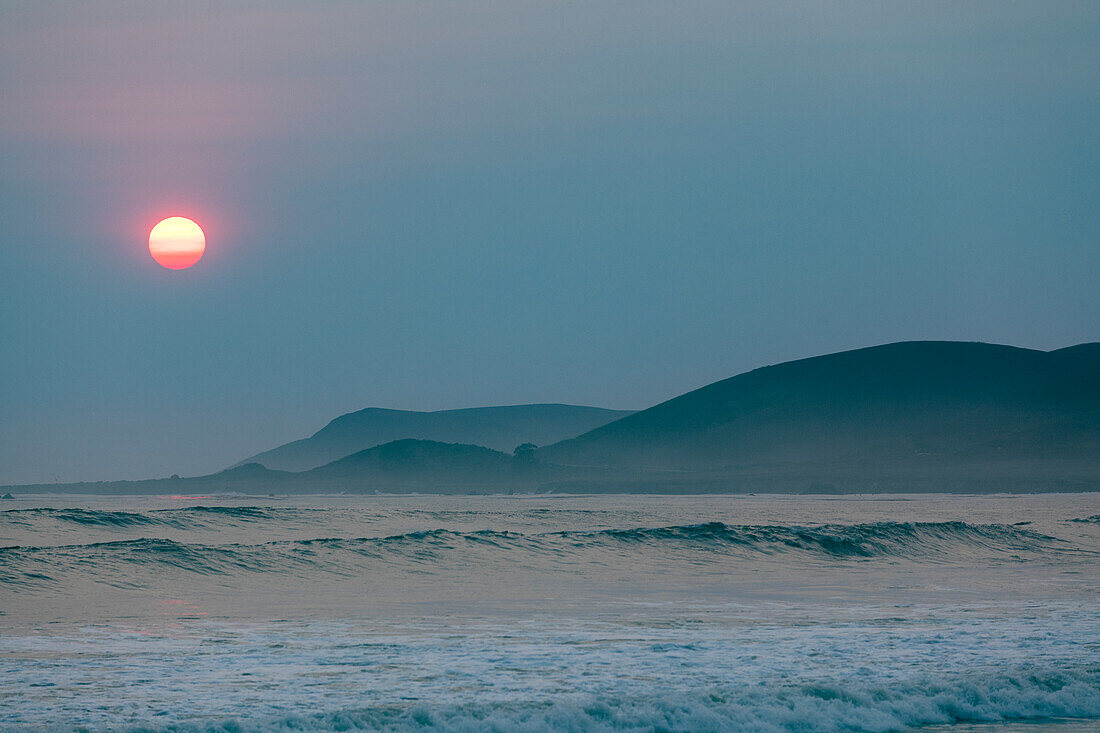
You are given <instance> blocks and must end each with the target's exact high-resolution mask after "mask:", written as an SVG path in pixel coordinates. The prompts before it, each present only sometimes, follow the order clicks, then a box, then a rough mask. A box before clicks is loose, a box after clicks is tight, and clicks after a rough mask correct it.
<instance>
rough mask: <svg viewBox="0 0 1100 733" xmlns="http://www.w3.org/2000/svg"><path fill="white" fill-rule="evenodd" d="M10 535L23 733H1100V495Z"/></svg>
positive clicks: (628, 501) (841, 500) (430, 503)
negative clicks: (923, 732) (918, 731)
mask: <svg viewBox="0 0 1100 733" xmlns="http://www.w3.org/2000/svg"><path fill="white" fill-rule="evenodd" d="M0 509H2V511H0V730H4V731H32V730H33V731H41V730H45V731H50V730H65V731H69V730H87V731H180V732H183V731H227V732H228V731H234V732H241V733H243V732H246V731H270V730H273V731H282V730H288V731H289V730H293V731H337V730H338V731H352V730H382V731H419V730H448V731H485V730H488V731H760V732H766V731H767V732H770V731H776V732H778V731H876V732H885V731H904V730H910V729H916V728H921V729H924V730H929V731H953V732H956V733H962V732H964V731H966V732H968V733H977V732H978V731H988V732H990V733H993V732H997V733H1007V732H1008V731H1046V730H1052V731H1060V732H1062V733H1077V732H1078V731H1086V730H1087V731H1096V730H1100V494H1047V495H1035V494H1033V495H983V496H971V495H866V496H776V495H769V496H763V495H761V496H752V495H724V496H717V495H716V496H653V495H647V496H629V495H607V496H583V497H581V496H558V495H533V496H477V497H474V496H467V497H462V496H427V495H407V496H382V495H378V496H323V497H322V496H273V497H265V498H258V497H227V496H213V497H205V496H203V497H189V496H172V497H91V496H71V495H70V496H61V495H52V496H46V495H40V496H22V497H19V498H17V499H15V500H8V501H4V502H3V503H2V504H0Z"/></svg>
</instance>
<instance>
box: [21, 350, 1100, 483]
mask: <svg viewBox="0 0 1100 733" xmlns="http://www.w3.org/2000/svg"><path fill="white" fill-rule="evenodd" d="M611 412H612V411H608V410H597V409H596V408H571V407H569V406H565V405H526V406H519V407H513V408H481V409H474V410H454V411H447V412H445V413H403V412H401V411H396V410H382V411H379V410H364V411H360V412H358V413H351V414H350V415H345V416H343V417H342V418H338V419H337V420H334V421H333V422H332V423H330V425H329V426H328V427H326V428H325V430H322V431H320V432H319V433H318V434H317V435H315V436H314V438H311V439H309V440H310V441H312V440H314V439H317V443H314V444H308V443H309V441H298V443H297V444H288V446H283V448H284V449H287V453H286V455H288V456H289V455H291V451H300V453H298V454H294V455H296V456H298V459H299V460H306V459H305V458H304V456H307V455H312V456H314V458H311V459H309V460H315V458H316V456H319V455H321V454H322V453H323V452H324V451H338V450H341V449H340V448H338V446H339V445H341V442H340V441H341V440H349V441H350V440H361V439H363V436H364V435H371V436H374V437H371V438H370V439H371V440H373V439H375V438H376V437H377V436H379V435H382V434H383V433H382V432H381V430H380V429H379V428H378V426H379V425H385V426H387V429H389V430H392V431H395V432H399V433H400V432H403V431H407V430H411V429H412V428H410V427H407V426H410V425H412V426H418V427H420V428H423V429H425V430H426V429H427V428H428V427H431V428H432V429H435V430H438V431H440V432H446V431H447V430H459V429H465V430H466V433H465V435H466V436H469V435H471V434H473V433H475V432H476V431H477V430H482V431H483V432H482V434H489V433H492V434H494V435H497V436H498V437H499V436H503V435H505V434H506V433H507V434H508V435H509V436H510V437H508V438H507V439H506V440H507V443H506V444H516V443H523V444H522V445H516V446H514V447H515V451H514V454H513V452H512V451H511V450H509V451H508V452H504V451H499V450H495V449H494V448H493V447H491V446H483V445H475V444H471V443H472V440H471V439H470V438H469V437H466V439H465V440H458V441H442V440H432V439H423V438H407V437H403V438H398V439H395V440H391V441H385V442H383V443H381V444H378V445H373V446H370V447H367V448H359V449H356V450H354V451H351V452H349V453H347V454H343V455H341V456H339V457H337V458H336V459H334V460H329V461H327V462H325V463H324V465H321V466H318V467H311V468H310V469H308V470H304V471H299V472H291V471H281V470H273V469H272V468H270V467H267V466H264V465H262V464H261V463H260V462H256V461H252V462H247V463H244V464H241V465H238V466H236V467H234V468H231V469H227V470H225V471H222V472H219V473H216V474H212V475H209V476H200V477H195V478H190V479H181V478H178V477H173V478H171V479H160V480H148V481H130V482H101V483H95V484H88V483H84V484H67V485H56V484H46V485H38V486H31V487H10V488H13V489H15V490H16V491H27V490H30V491H79V492H90V493H165V494H169V493H184V492H187V493H197V492H204V493H205V492H216V491H230V492H232V491H236V492H242V493H268V492H279V493H293V492H366V491H383V492H388V491H397V492H407V491H421V492H446V493H484V492H494V493H498V492H503V491H513V490H514V491H561V492H646V493H648V492H653V493H676V492H685V493H686V492H747V491H777V492H798V493H803V492H894V491H978V492H989V491H1094V490H1098V489H1100V344H1096V343H1090V344H1081V345H1079V346H1074V347H1070V348H1066V349H1059V350H1057V351H1050V352H1043V351H1035V350H1030V349H1020V348H1014V347H1010V346H997V345H991V344H983V343H960V342H937V341H916V342H903V343H895V344H887V345H884V346H876V347H871V348H866V349H858V350H855V351H846V352H841V353H837V354H829V355H827V356H819V357H813V358H809V359H801V360H798V361H791V362H786V363H783V364H777V365H774V366H768V367H762V368H760V369H755V370H753V371H750V372H746V373H744V374H739V375H737V376H735V377H731V378H729V379H725V380H722V381H720V382H715V383H714V384H710V385H707V386H705V387H702V388H700V389H697V390H694V391H692V392H688V393H687V394H684V395H681V396H679V397H676V398H674V399H671V400H668V401H667V402H662V403H661V404H659V405H656V406H654V407H651V408H649V409H647V410H642V411H641V412H637V413H630V414H627V415H626V416H625V417H622V418H620V419H618V420H614V421H613V422H608V423H606V424H601V425H600V426H599V427H595V429H590V430H587V431H579V432H581V434H579V435H577V436H576V437H572V438H569V439H566V440H562V441H559V442H557V443H554V444H552V445H548V446H546V447H543V448H538V447H536V446H535V445H533V443H534V442H535V441H534V440H531V441H524V440H521V439H519V438H517V437H516V436H518V435H520V434H531V433H533V432H535V431H536V429H541V430H545V431H550V430H552V429H553V430H557V429H564V428H565V426H566V424H568V423H570V422H571V421H575V420H577V419H579V416H580V417H584V418H585V419H587V420H589V421H590V422H591V421H596V422H600V421H602V420H603V419H604V418H606V417H607V416H608V414H609V413H611ZM454 413H462V414H460V415H455V414H454ZM487 416H492V417H493V418H494V419H493V420H490V419H489V418H488V417H487ZM548 416H549V417H548ZM554 416H556V417H554ZM494 420H495V421H494ZM418 421H419V422H418ZM509 430H511V431H512V432H511V433H508V431H509ZM371 431H373V432H371ZM322 434H324V435H322ZM544 434H545V433H544ZM500 440H505V438H500ZM299 444H308V445H299ZM500 444H501V443H500V442H498V443H497V445H500ZM278 450H281V449H276V451H278ZM276 451H269V452H268V453H269V454H275V453H276ZM261 455H268V454H261ZM287 460H288V461H290V460H291V459H290V458H287ZM4 488H5V489H6V488H8V487H4Z"/></svg>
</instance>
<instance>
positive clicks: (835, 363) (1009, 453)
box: [538, 341, 1100, 486]
mask: <svg viewBox="0 0 1100 733" xmlns="http://www.w3.org/2000/svg"><path fill="white" fill-rule="evenodd" d="M538 457H539V459H540V460H542V461H546V462H551V463H556V464H562V465H571V466H601V467H605V468H611V469H621V470H630V471H635V472H637V471H641V472H646V471H649V472H652V471H666V472H668V471H671V472H691V473H695V474H705V473H708V472H709V474H710V475H711V479H714V478H715V476H716V475H722V474H724V475H726V476H729V477H732V478H736V477H741V478H745V479H748V478H750V477H755V478H756V479H760V478H762V477H766V476H768V475H771V476H775V477H778V476H780V475H782V474H784V473H785V474H787V475H789V476H792V477H795V476H797V477H799V480H801V479H802V478H808V477H811V476H814V475H815V474H816V475H820V476H821V477H823V480H824V478H827V477H831V478H834V479H836V478H839V479H842V480H843V482H845V483H850V480H851V479H853V478H855V477H856V476H858V475H859V473H860V472H863V473H864V474H865V475H866V476H868V477H870V476H874V475H881V474H882V473H883V472H884V471H885V472H886V473H892V474H895V475H896V478H897V479H898V480H903V479H904V473H905V472H906V471H908V472H910V476H912V477H913V478H914V479H919V478H921V477H923V476H930V477H937V476H939V477H942V476H948V475H950V474H951V473H952V471H954V472H955V475H957V476H965V477H968V478H969V477H971V476H972V475H978V474H980V473H981V472H982V471H987V472H990V471H991V472H992V473H988V475H989V476H990V477H992V478H996V477H1004V478H1013V477H1014V475H1016V474H1014V471H1015V469H1013V468H1012V466H1016V467H1017V468H1018V469H1019V471H1022V472H1023V474H1033V475H1034V476H1035V477H1036V478H1037V479H1041V478H1042V477H1044V476H1047V477H1055V476H1062V477H1064V476H1070V475H1072V476H1082V475H1092V476H1096V475H1097V468H1098V466H1100V344H1082V345H1080V346H1075V347H1071V348H1067V349H1060V350H1057V351H1051V352H1042V351H1034V350H1030V349H1019V348H1014V347H1010V346H997V345H991V344H983V343H960V342H935V341H925V342H903V343H895V344H888V345H885V346H877V347H871V348H866V349H859V350H855V351H846V352H841V353H837V354H830V355H827V356H819V357H814V358H809V359H801V360H798V361H791V362H786V363H783V364H778V365H775V366H768V367H763V368H760V369H755V370H753V371H751V372H746V373H744V374H740V375H737V376H735V377H731V378H729V379H725V380H722V381H720V382H716V383H714V384H710V385H708V386H705V387H702V388H700V389H697V390H695V391H692V392H688V393H687V394H684V395H681V396H679V397H676V398H673V399H671V400H668V401H667V402H663V403H661V404H659V405H656V406H654V407H651V408H649V409H647V410H642V411H641V412H637V413H634V414H633V415H630V416H628V417H625V418H623V419H621V420H617V421H615V422H613V423H610V424H608V425H605V426H602V427H600V428H597V429H595V430H592V431H590V432H588V433H586V434H584V435H581V436H578V437H577V438H573V439H570V440H565V441H562V442H560V443H557V444H554V445H551V446H547V447H545V448H542V449H540V450H539V451H538ZM1006 471H1007V474H1006ZM696 478H699V479H700V480H702V476H701V475H700V476H696ZM757 483H759V484H761V486H763V485H766V484H767V481H759V480H758V481H757Z"/></svg>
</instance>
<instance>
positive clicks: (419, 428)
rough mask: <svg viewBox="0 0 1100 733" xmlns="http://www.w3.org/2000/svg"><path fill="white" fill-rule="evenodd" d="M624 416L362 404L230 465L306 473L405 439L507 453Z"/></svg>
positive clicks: (552, 408) (577, 409)
mask: <svg viewBox="0 0 1100 733" xmlns="http://www.w3.org/2000/svg"><path fill="white" fill-rule="evenodd" d="M629 414H631V412H630V411H629V410H605V409H602V408H599V407H584V406H578V405H511V406H506V407H474V408H469V409H463V410H440V411H437V412H413V411H409V410H386V409H382V408H379V407H368V408H367V409H365V410H359V411H358V412H349V413H348V414H346V415H341V416H340V417H338V418H336V419H334V420H332V421H331V422H330V423H329V424H328V425H326V426H325V427H323V428H321V429H320V430H318V431H317V432H316V433H314V434H313V435H312V436H310V437H309V438H304V439H302V440H296V441H294V442H291V443H287V444H285V445H281V446H279V447H278V448H273V449H271V450H269V451H264V452H263V453H259V454H257V455H255V456H252V457H251V458H246V459H245V460H243V461H241V462H240V463H238V464H236V465H237V466H240V465H244V464H246V463H259V464H261V465H264V466H267V467H268V468H272V469H277V470H282V471H307V470H309V469H312V468H316V467H318V466H322V465H324V464H326V463H330V462H332V461H335V460H337V459H340V458H343V457H344V456H347V455H350V454H351V453H355V452H357V451H361V450H365V449H367V448H373V447H374V446H376V445H381V444H383V443H389V442H392V441H395V440H402V439H406V438H412V439H417V440H430V441H436V442H441V443H465V444H473V445H481V446H485V447H488V448H492V449H494V450H499V451H504V452H509V453H510V452H511V451H512V449H514V448H515V447H516V446H517V445H520V444H521V443H534V444H535V445H546V444H549V443H555V442H557V441H560V440H563V439H565V438H571V437H573V436H576V435H580V434H581V433H584V432H587V431H589V430H592V429H593V428H596V427H599V426H600V425H604V424H606V423H609V422H611V421H612V420H617V419H618V418H621V417H624V416H626V415H629Z"/></svg>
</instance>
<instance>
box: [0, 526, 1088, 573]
mask: <svg viewBox="0 0 1100 733" xmlns="http://www.w3.org/2000/svg"><path fill="white" fill-rule="evenodd" d="M196 509H198V510H199V511H209V510H208V509H204V508H190V509H187V510H172V511H173V512H179V511H188V512H194V511H195V510H196ZM227 509H228V508H227ZM253 509H254V508H251V507H237V508H235V512H238V513H235V514H234V515H233V516H235V517H245V518H249V517H255V516H258V515H257V514H249V513H247V512H251V511H253ZM58 511H60V510H58ZM266 511H270V510H266ZM96 514H97V517H96V519H97V521H115V522H118V521H134V523H135V524H136V523H137V522H136V520H132V519H131V517H140V516H145V515H128V514H126V513H124V512H118V513H116V512H98V513H96ZM115 514H121V515H123V516H122V518H121V519H120V518H118V517H115V516H113V515H115ZM69 520H71V521H88V518H87V517H81V519H78V520H72V519H71V516H70V517H69ZM172 521H175V520H172ZM1061 551H1070V552H1074V553H1081V552H1084V551H1083V550H1079V549H1076V548H1074V547H1073V546H1072V545H1070V544H1069V543H1066V542H1064V541H1063V540H1059V539H1057V538H1054V537H1050V536H1047V535H1043V534H1040V533H1038V532H1034V531H1032V530H1028V529H1022V528H1019V527H1013V526H1009V525H1001V524H968V523H965V522H878V523H868V524H855V525H823V526H818V527H809V526H784V525H758V526H752V525H728V524H723V523H721V522H710V523H706V524H692V525H677V526H669V527H642V528H635V529H606V530H593V531H562V532H547V533H542V534H522V533H518V532H498V531H492V530H482V531H478V532H456V531H451V530H444V529H437V530H427V531H422V532H410V533H406V534H399V535H392V536H388V537H360V538H323V537H322V538H314V539H303V540H283V541H274V542H264V543H260V544H235V543H233V544H218V545H209V544H198V543H186V542H177V541H174V540H170V539H151V538H142V539H132V540H120V541H114V542H94V543H87V544H76V545H62V546H11V547H3V548H0V583H10V584H15V585H21V584H28V583H30V584H37V583H39V582H41V581H43V580H44V579H49V578H52V577H53V575H54V574H56V573H57V572H59V571H60V572H66V571H70V570H77V569H79V570H82V571H89V570H93V569H94V570H97V571H98V570H103V569H109V568H111V567H119V566H122V565H142V566H146V567H148V566H157V565H159V566H161V567H165V568H174V569H177V570H183V571H186V572H190V573H197V574H200V575H214V574H232V573H237V572H250V573H260V572H295V571H309V572H317V571H320V572H330V573H337V574H353V573H355V572H358V571H360V570H361V569H362V564H363V562H366V561H369V560H371V559H375V560H385V561H386V562H387V563H390V564H391V565H392V564H393V563H394V562H400V561H405V562H406V563H415V564H417V565H418V566H423V565H425V564H428V565H430V564H431V563H433V562H439V563H445V562H446V561H448V560H451V561H462V560H470V559H477V560H479V561H484V562H489V563H494V562H495V563H507V562H527V561H532V560H538V559H542V560H544V561H547V562H554V561H557V560H563V561H570V562H578V561H581V562H583V561H584V560H585V559H586V558H591V559H594V560H597V561H598V560H599V559H600V558H601V557H602V556H605V555H606V554H608V553H613V554H614V555H615V556H616V557H619V558H621V557H624V556H626V557H630V556H631V555H639V556H640V555H642V554H644V553H647V552H650V553H652V552H658V553H660V554H661V555H662V556H667V555H669V554H670V553H680V554H681V555H687V556H689V557H690V558H691V559H693V560H698V561H707V560H708V559H709V560H721V558H723V557H728V556H742V557H753V556H756V557H764V556H777V555H783V554H790V553H797V554H800V555H803V556H810V557H814V558H817V559H819V560H823V561H833V560H869V559H873V558H894V559H916V558H919V559H921V561H922V562H937V561H949V560H951V559H954V558H956V557H958V556H961V555H965V556H967V557H975V556H982V557H1003V558H1008V559H1023V558H1024V557H1025V556H1028V555H1031V556H1034V555H1036V554H1043V553H1052V552H1061Z"/></svg>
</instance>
